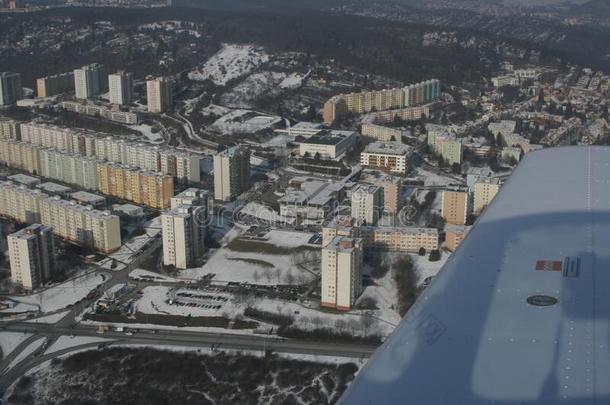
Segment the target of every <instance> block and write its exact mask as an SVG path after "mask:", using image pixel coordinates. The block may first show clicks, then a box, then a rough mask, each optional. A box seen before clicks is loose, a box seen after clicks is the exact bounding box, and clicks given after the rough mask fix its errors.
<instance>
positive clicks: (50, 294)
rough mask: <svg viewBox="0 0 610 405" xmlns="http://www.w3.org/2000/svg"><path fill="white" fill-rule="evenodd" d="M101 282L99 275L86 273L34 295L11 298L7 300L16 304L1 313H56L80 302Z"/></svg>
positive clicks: (101, 277) (102, 278)
mask: <svg viewBox="0 0 610 405" xmlns="http://www.w3.org/2000/svg"><path fill="white" fill-rule="evenodd" d="M103 281H104V277H103V276H102V275H101V274H97V273H88V274H86V275H84V276H80V277H77V278H74V279H72V280H69V281H66V282H65V283H62V284H58V285H55V286H52V287H50V288H48V289H46V290H44V291H42V292H39V293H36V294H31V295H25V296H12V297H9V299H10V300H13V301H15V302H17V305H15V306H14V307H13V308H8V309H5V310H3V311H2V312H26V311H34V310H38V308H40V312H53V311H57V310H60V309H62V308H65V307H67V306H68V305H72V304H74V303H76V302H78V301H80V300H82V299H83V298H85V297H86V296H87V294H89V292H90V291H91V290H93V289H94V288H96V287H97V286H98V285H100V284H101V283H102V282H103Z"/></svg>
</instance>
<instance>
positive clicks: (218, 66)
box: [188, 44, 269, 86]
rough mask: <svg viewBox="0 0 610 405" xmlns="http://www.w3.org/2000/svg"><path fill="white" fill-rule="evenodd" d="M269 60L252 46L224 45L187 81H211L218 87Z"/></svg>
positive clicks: (257, 48) (191, 73)
mask: <svg viewBox="0 0 610 405" xmlns="http://www.w3.org/2000/svg"><path fill="white" fill-rule="evenodd" d="M268 60H269V55H267V54H266V53H265V51H264V50H263V49H262V48H260V47H256V46H254V45H232V44H224V45H223V47H222V49H221V50H220V51H218V52H217V53H216V54H214V55H213V56H212V57H211V58H210V59H208V61H207V62H206V63H205V64H204V65H203V66H202V67H201V68H199V69H195V70H193V71H192V72H190V73H189V75H188V76H189V79H191V80H196V81H203V80H211V81H212V82H214V83H215V84H217V85H219V86H225V85H226V84H227V83H228V82H229V81H231V80H234V79H238V78H240V77H242V76H245V75H247V74H248V73H251V72H252V71H254V70H255V69H256V68H258V67H259V66H260V65H262V64H263V63H265V62H267V61H268Z"/></svg>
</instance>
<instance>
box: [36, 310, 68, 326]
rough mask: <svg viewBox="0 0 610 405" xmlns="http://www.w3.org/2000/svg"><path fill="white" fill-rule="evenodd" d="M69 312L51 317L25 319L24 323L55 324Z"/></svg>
mask: <svg viewBox="0 0 610 405" xmlns="http://www.w3.org/2000/svg"><path fill="white" fill-rule="evenodd" d="M69 312H70V311H63V312H58V313H56V314H53V315H47V316H43V317H40V318H36V319H26V320H25V321H26V322H32V323H57V322H59V321H61V320H62V319H63V317H64V316H66V315H68V313H69Z"/></svg>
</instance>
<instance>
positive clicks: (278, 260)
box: [180, 247, 315, 285]
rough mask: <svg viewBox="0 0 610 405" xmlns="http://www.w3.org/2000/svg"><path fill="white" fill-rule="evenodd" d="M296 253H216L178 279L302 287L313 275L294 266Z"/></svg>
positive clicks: (221, 251) (228, 250) (184, 272)
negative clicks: (209, 277)
mask: <svg viewBox="0 0 610 405" xmlns="http://www.w3.org/2000/svg"><path fill="white" fill-rule="evenodd" d="M300 260H301V258H300V257H299V254H298V253H294V254H286V255H277V254H266V253H258V252H234V251H232V250H230V249H228V248H226V247H224V248H221V249H218V250H217V251H216V252H215V253H214V254H213V255H212V257H211V258H210V259H209V260H208V262H207V263H206V264H205V265H204V266H203V267H198V268H193V269H187V270H183V271H181V272H180V277H185V278H191V279H201V278H202V277H203V276H205V275H206V274H211V273H213V274H216V276H215V277H214V280H215V281H236V282H248V283H254V284H266V285H275V284H303V283H307V282H309V281H311V280H312V279H313V278H314V277H315V275H314V274H312V273H310V272H309V271H307V270H304V269H302V268H301V267H299V266H296V263H299V261H300Z"/></svg>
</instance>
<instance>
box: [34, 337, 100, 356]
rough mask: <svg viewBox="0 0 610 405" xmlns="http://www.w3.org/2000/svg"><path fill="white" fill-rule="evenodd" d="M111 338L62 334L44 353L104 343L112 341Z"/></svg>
mask: <svg viewBox="0 0 610 405" xmlns="http://www.w3.org/2000/svg"><path fill="white" fill-rule="evenodd" d="M111 341H112V340H110V339H104V338H99V337H95V336H73V337H70V336H60V337H59V338H58V339H57V340H56V341H55V343H53V344H52V345H51V346H50V347H49V348H48V349H47V350H46V351H45V352H44V354H50V353H55V352H58V351H60V350H63V349H67V348H69V347H74V346H80V345H86V344H88V343H98V342H99V343H102V342H111Z"/></svg>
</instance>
